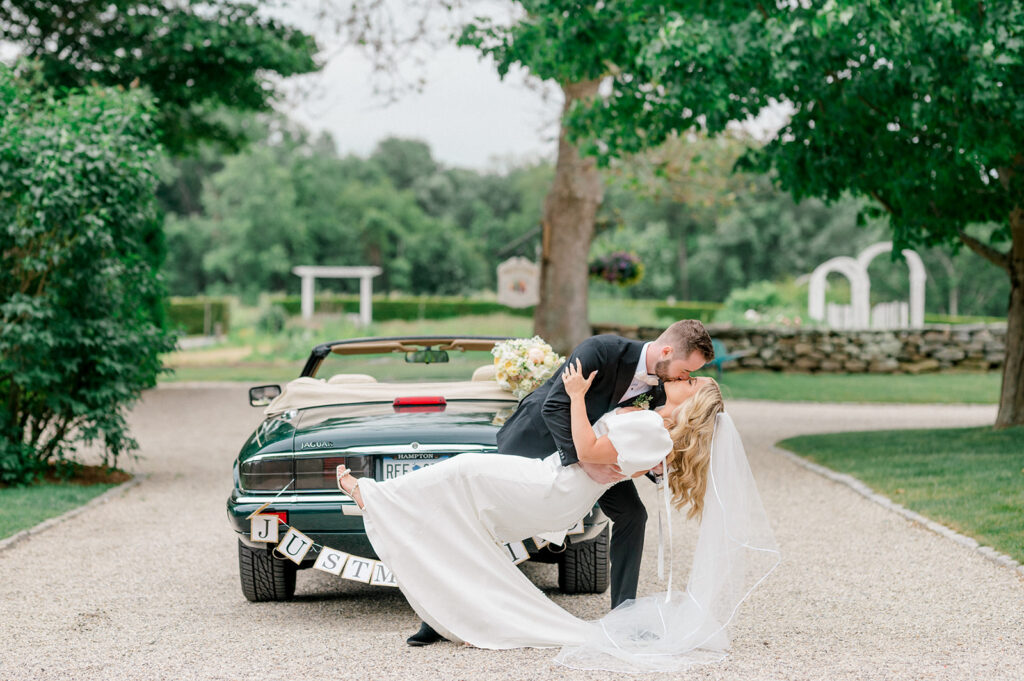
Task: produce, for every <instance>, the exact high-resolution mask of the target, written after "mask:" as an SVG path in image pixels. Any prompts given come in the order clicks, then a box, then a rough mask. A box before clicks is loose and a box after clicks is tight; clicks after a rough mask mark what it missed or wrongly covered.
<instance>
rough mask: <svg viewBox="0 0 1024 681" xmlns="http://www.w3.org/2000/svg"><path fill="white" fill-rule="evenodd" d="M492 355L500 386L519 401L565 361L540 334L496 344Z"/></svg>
mask: <svg viewBox="0 0 1024 681" xmlns="http://www.w3.org/2000/svg"><path fill="white" fill-rule="evenodd" d="M491 354H493V355H494V368H495V369H496V372H495V378H496V380H497V381H498V385H500V386H501V387H502V388H504V389H505V390H508V391H510V392H511V393H512V394H513V395H515V396H516V398H517V399H520V400H521V399H523V398H524V397H526V396H527V395H529V394H530V393H531V392H533V391H534V390H536V389H537V388H538V387H539V386H540V384H541V383H543V382H544V381H546V380H548V379H549V378H551V376H552V374H554V373H555V369H557V368H558V367H559V365H561V364H562V362H563V361H565V358H564V357H561V356H560V355H559V354H558V353H556V352H555V351H554V350H552V349H551V346H550V345H548V344H547V343H546V342H544V339H543V338H541V337H540V336H534V337H533V338H512V339H509V340H507V341H502V342H500V343H496V344H495V346H494V348H493V349H492V350H491Z"/></svg>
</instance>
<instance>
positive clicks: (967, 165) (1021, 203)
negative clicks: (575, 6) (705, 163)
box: [572, 0, 1024, 425]
mask: <svg viewBox="0 0 1024 681" xmlns="http://www.w3.org/2000/svg"><path fill="white" fill-rule="evenodd" d="M632 4H633V5H634V6H635V7H638V8H641V10H642V12H643V13H644V15H645V16H657V15H660V16H662V17H663V21H661V22H660V24H659V25H658V27H657V30H655V31H646V32H645V33H644V34H643V35H642V36H637V40H639V41H642V42H643V47H642V48H641V49H639V50H638V51H637V55H638V58H637V62H636V64H637V68H635V69H633V70H632V71H631V73H630V74H629V75H628V77H627V76H617V77H616V78H615V83H614V86H613V88H612V93H611V95H610V96H609V97H607V98H605V99H603V100H601V101H598V102H595V103H591V104H589V105H587V104H583V103H581V104H580V105H579V106H577V107H576V109H575V111H574V116H573V121H572V122H573V124H574V125H575V126H576V127H575V130H576V131H577V133H578V134H581V135H584V136H587V137H589V138H590V139H592V140H594V142H593V143H592V146H591V148H592V150H593V151H594V152H595V153H599V154H602V155H603V156H604V157H605V158H610V157H613V156H615V155H618V154H621V153H623V152H629V151H635V150H638V149H643V148H646V147H648V146H650V145H652V144H659V143H660V142H661V141H662V140H664V139H666V138H667V137H668V136H669V135H670V134H672V133H674V132H677V131H679V130H680V129H687V128H689V127H691V126H692V124H693V121H694V120H698V119H699V121H700V123H701V124H702V125H703V126H705V127H706V128H707V129H709V130H712V131H714V130H719V129H721V128H722V127H723V126H724V124H725V122H726V121H727V120H728V119H742V118H743V117H744V116H748V115H756V114H757V113H758V111H759V110H760V109H761V108H762V107H764V106H767V105H769V104H771V103H772V102H776V101H782V102H786V103H787V104H788V106H790V107H791V111H792V113H791V116H790V118H789V122H788V123H787V124H786V125H785V127H783V129H782V130H781V131H780V133H779V134H778V135H777V136H776V137H775V138H774V139H773V140H771V141H770V142H769V143H768V144H766V145H764V146H763V147H761V148H760V149H759V150H757V151H756V152H755V153H753V154H752V155H751V157H750V162H751V165H752V166H754V167H759V168H760V169H763V170H767V169H771V170H772V171H774V172H775V173H776V174H777V178H778V181H779V182H780V184H781V185H782V186H783V187H784V188H786V189H787V190H789V191H791V192H792V193H793V194H794V196H795V197H797V198H803V197H808V196H817V197H821V198H824V199H826V200H836V199H838V198H839V197H841V196H843V195H845V194H847V193H853V194H855V195H859V196H863V197H866V198H867V199H870V202H869V203H867V204H865V206H866V210H867V211H868V212H870V213H872V214H875V215H883V214H884V215H885V216H886V217H887V218H888V220H889V224H890V225H891V228H892V235H893V239H894V241H895V243H896V246H897V251H898V250H899V248H900V247H904V246H912V245H921V244H924V245H936V244H945V245H947V246H952V247H953V248H954V249H955V248H957V247H958V246H959V245H961V244H966V245H967V246H968V247H970V248H972V249H973V250H975V251H976V252H977V253H979V254H980V255H982V256H983V257H984V258H986V259H988V260H989V261H991V262H992V263H994V264H995V265H997V266H998V267H1000V268H1002V269H1003V270H1004V271H1005V272H1006V273H1007V274H1008V275H1009V279H1010V284H1011V294H1010V301H1009V329H1008V339H1009V342H1008V345H1007V357H1006V364H1005V370H1004V381H1003V394H1002V398H1001V402H1000V410H999V416H998V417H997V425H1011V424H1022V423H1024V153H1022V151H1021V150H1022V148H1024V145H1022V142H1024V5H1022V4H1021V3H1019V2H1016V1H1014V0H996V1H991V2H966V1H960V0H937V1H936V0H907V1H906V2H899V3H892V2H886V1H884V0H832V1H830V2H827V3H807V4H804V3H799V4H796V3H791V4H786V5H784V6H778V5H768V4H761V3H758V4H756V5H755V4H753V3H747V2H685V3H684V2H675V3H672V2H669V3H661V2H658V3H654V2H638V3H632ZM638 25H639V26H641V27H643V26H644V25H646V24H645V23H644V22H639V24H638ZM637 73H639V74H640V76H639V77H637ZM701 117H702V118H701ZM972 223H989V224H992V225H995V226H996V228H995V229H990V230H987V231H986V233H985V236H987V241H983V240H982V239H981V238H979V236H978V235H979V234H980V233H979V232H972V231H971V227H970V225H971V224H972ZM1007 244H1009V248H1008V249H1007V248H1006V246H1007Z"/></svg>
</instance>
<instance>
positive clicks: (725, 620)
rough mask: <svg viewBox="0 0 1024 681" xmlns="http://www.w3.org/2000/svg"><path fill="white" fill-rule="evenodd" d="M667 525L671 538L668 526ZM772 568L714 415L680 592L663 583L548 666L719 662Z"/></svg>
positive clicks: (631, 668)
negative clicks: (731, 631)
mask: <svg viewBox="0 0 1024 681" xmlns="http://www.w3.org/2000/svg"><path fill="white" fill-rule="evenodd" d="M666 487H667V484H666ZM669 525H670V527H669V532H670V537H671V519H669ZM669 546H670V549H669V550H670V551H671V539H670V544H669ZM778 563H779V550H778V548H777V547H776V544H775V537H774V535H773V534H772V530H771V526H770V525H769V524H768V517H767V515H766V514H765V511H764V506H763V505H762V504H761V497H760V495H759V494H758V492H757V485H756V484H755V482H754V476H753V474H752V473H751V472H750V465H749V464H748V463H747V457H746V453H745V452H744V449H743V442H742V441H741V440H740V435H739V432H738V431H737V430H736V426H735V424H733V421H732V418H731V417H730V416H729V415H728V414H726V413H724V412H723V413H720V414H719V415H718V416H717V417H716V421H715V432H714V435H713V437H712V442H711V463H710V466H709V470H708V484H707V490H706V492H705V493H704V510H703V514H702V516H701V522H700V531H699V534H698V537H697V546H696V549H695V550H694V554H693V565H692V567H691V569H690V576H689V580H688V582H687V585H686V591H685V592H683V593H679V592H672V591H671V580H670V583H669V585H668V591H666V592H662V593H660V594H655V595H652V596H645V597H643V598H638V599H636V600H633V601H627V602H625V603H623V604H622V605H620V606H619V607H617V608H615V610H613V611H611V612H610V613H608V614H607V615H606V616H604V617H602V618H601V619H600V620H597V621H596V622H594V623H593V626H592V627H591V629H590V631H589V633H588V636H587V640H586V641H585V642H584V643H583V644H582V645H579V646H566V647H564V648H562V650H561V652H559V653H558V655H557V656H556V657H555V661H556V662H558V663H560V664H563V665H565V666H567V667H572V668H574V669H590V670H598V669H599V670H606V671H616V672H647V671H675V670H679V669H683V668H685V667H688V666H690V665H693V664H700V663H706V662H714V661H716V660H720V659H722V658H723V657H725V655H726V651H727V650H728V647H729V637H728V633H727V627H728V625H729V624H730V623H731V622H732V620H733V618H734V617H735V615H736V612H737V610H738V609H739V606H740V604H741V603H743V601H744V600H746V598H747V597H748V596H749V595H750V593H751V592H752V591H753V590H754V589H755V588H756V587H757V585H758V584H760V583H761V582H762V581H764V579H765V578H766V577H767V576H768V574H769V573H770V572H771V571H772V570H774V569H775V566H776V565H778ZM670 574H671V568H670Z"/></svg>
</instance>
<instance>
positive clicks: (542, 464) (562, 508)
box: [359, 411, 773, 671]
mask: <svg viewBox="0 0 1024 681" xmlns="http://www.w3.org/2000/svg"><path fill="white" fill-rule="evenodd" d="M722 416H724V414H723V415H722ZM719 418H720V419H721V417H719ZM726 418H727V417H726ZM728 423H729V425H730V426H731V421H729V422H728ZM594 430H595V433H596V434H597V435H598V437H600V436H602V435H607V436H608V438H609V440H611V442H612V444H613V445H614V447H615V449H616V451H617V452H618V457H619V458H618V464H619V467H620V468H622V470H623V473H625V474H626V475H631V474H632V473H635V472H638V471H642V470H647V469H649V468H652V467H654V466H656V465H657V464H658V463H659V462H661V461H662V460H663V459H664V457H665V455H666V454H667V453H668V452H669V451H670V450H671V447H672V441H671V438H670V437H669V435H668V431H667V430H666V429H665V428H664V426H663V424H662V419H661V417H660V416H659V415H658V414H657V413H655V412H652V411H637V412H629V413H624V414H614V413H611V414H606V415H605V416H603V417H602V418H601V419H600V420H598V422H597V423H595V424H594ZM718 430H719V429H718V428H716V438H715V440H716V442H717V441H718V440H720V439H721V438H720V437H719V436H718ZM733 432H735V431H734V429H733ZM736 441H737V442H738V435H736ZM712 450H713V453H712V474H713V473H714V469H715V450H716V447H715V446H713V447H712ZM739 453H740V455H741V457H742V445H740V449H739ZM719 458H720V459H723V458H725V457H722V456H720V457H719ZM730 465H733V466H735V462H732V464H730ZM742 467H743V468H744V470H745V471H746V475H747V476H749V468H746V459H745V457H742ZM713 482H714V480H713V475H712V476H711V479H709V485H708V487H709V496H710V495H711V492H710V490H711V488H712V483H713ZM752 484H753V480H752V478H750V485H751V486H752ZM607 487H608V485H600V484H598V483H596V482H594V481H593V480H591V479H590V477H588V476H587V474H586V473H585V472H584V471H583V470H582V468H581V467H580V466H577V465H572V466H562V465H561V463H560V461H559V459H558V456H557V454H553V455H551V456H549V457H548V458H546V459H528V458H525V457H518V456H506V455H502V454H461V455H459V456H456V457H452V458H451V459H448V460H446V461H443V462H441V463H438V464H436V465H434V466H429V467H427V468H423V469H420V470H418V471H416V472H414V473H412V474H409V475H406V476H403V477H401V478H397V479H395V480H389V481H387V482H376V481H374V480H370V479H366V478H364V479H361V480H360V482H359V489H360V492H361V493H362V497H363V503H364V505H365V509H364V515H363V520H364V523H365V526H366V533H367V535H368V536H369V538H370V541H371V543H372V544H373V547H374V549H375V550H376V552H377V554H378V555H379V556H380V558H381V560H382V561H384V563H385V564H386V565H387V566H388V567H389V568H390V569H391V570H392V571H393V573H394V575H395V579H396V580H397V582H398V585H399V587H400V588H401V590H402V592H403V593H404V594H405V596H406V598H407V599H408V601H409V604H410V605H411V606H412V607H413V609H414V610H415V611H416V613H417V614H418V615H419V616H420V617H421V618H422V619H423V620H424V621H425V622H427V623H428V624H430V625H431V626H432V627H433V628H434V629H435V630H437V631H438V632H439V633H440V634H441V635H443V636H444V637H445V638H448V639H450V640H452V641H456V642H466V643H470V644H472V645H474V646H477V647H479V648H492V649H504V648H518V647H563V650H562V652H561V653H560V654H559V656H558V661H559V662H561V663H563V664H566V665H568V666H572V667H579V668H585V669H614V670H623V671H641V670H644V669H674V668H679V667H680V666H685V665H686V664H692V663H693V662H696V661H705V659H706V649H708V648H710V649H712V650H714V651H721V650H724V647H725V646H726V645H727V639H726V638H725V635H724V631H723V628H724V626H725V624H727V619H728V618H731V613H727V614H728V617H724V614H723V613H722V612H720V610H721V609H720V608H714V607H713V606H714V605H715V604H714V603H713V602H712V601H714V600H715V599H721V598H722V597H726V598H727V600H728V601H729V603H731V605H729V607H730V608H731V609H732V610H733V611H734V610H735V606H738V604H739V601H735V599H734V594H731V593H730V594H725V593H721V592H722V591H723V589H722V585H721V584H717V582H718V581H720V580H719V579H718V577H719V576H720V575H721V573H722V571H723V570H724V571H726V572H729V571H730V561H731V560H734V559H735V558H736V557H738V556H737V553H736V550H735V549H730V548H728V547H722V546H721V545H720V542H721V540H722V539H723V537H722V536H721V535H722V532H719V533H718V535H719V536H718V537H717V538H715V539H714V541H715V545H714V546H713V547H712V546H709V547H708V548H707V549H705V552H706V551H707V550H711V551H713V552H716V553H720V554H722V555H719V556H717V557H716V558H715V560H714V562H713V564H712V565H710V566H708V567H706V568H704V569H703V574H704V577H700V576H699V575H698V578H699V579H711V581H712V582H715V583H709V584H708V587H709V588H711V589H712V592H713V593H709V594H707V595H706V601H707V602H706V603H700V602H699V598H700V596H698V597H697V598H695V597H694V596H693V595H692V594H691V593H690V590H689V589H688V591H687V593H685V594H674V595H673V597H675V598H676V602H675V603H672V602H668V603H665V604H663V603H661V601H664V600H665V598H664V597H665V594H662V595H661V596H659V597H647V598H643V599H638V600H637V601H630V602H627V603H624V604H623V605H621V606H619V608H616V609H615V610H614V611H613V612H611V613H610V614H609V615H608V616H606V617H605V618H602V619H601V620H599V621H597V622H587V621H584V620H581V619H579V618H577V617H575V616H573V615H571V614H570V613H568V612H566V611H565V610H563V609H562V608H560V607H559V606H557V605H555V604H554V603H553V602H552V601H551V600H549V599H548V598H547V597H546V596H545V595H544V594H543V593H542V592H541V591H540V590H539V589H538V588H537V587H536V586H534V585H533V583H532V582H530V580H529V579H528V578H527V577H526V576H525V575H524V574H523V573H522V572H521V571H520V570H519V568H518V567H516V566H515V565H514V564H513V563H512V561H511V560H510V559H509V556H508V554H507V553H506V552H505V550H504V549H503V548H502V547H501V546H499V543H504V542H511V541H521V540H524V539H527V538H529V537H533V536H536V535H539V534H544V533H551V532H558V531H560V530H562V531H564V530H565V529H566V528H569V527H571V526H572V525H573V524H574V523H576V521H578V520H579V519H580V518H581V517H582V516H584V515H585V514H586V513H587V512H588V511H589V510H590V508H591V507H592V506H593V504H594V503H595V502H596V501H597V499H598V497H600V496H601V494H603V493H604V491H605V490H606V489H607ZM740 493H743V494H749V493H750V489H749V488H748V487H745V488H744V489H742V490H740ZM753 495H754V498H753V499H752V500H747V501H744V502H743V504H742V505H743V506H744V507H745V508H746V507H747V506H749V503H748V501H749V502H754V503H756V506H757V508H758V509H760V501H759V500H758V499H757V492H756V488H754V489H753ZM666 500H667V497H666ZM709 510H711V515H712V516H714V515H716V514H715V511H714V509H709V508H708V501H707V497H706V500H705V512H704V520H703V521H702V526H701V538H700V539H699V540H698V550H697V554H696V555H695V559H696V558H697V557H699V554H700V553H701V549H700V543H701V541H703V540H704V538H705V525H706V524H707V521H708V516H709V513H708V511H709ZM741 512H743V511H742V510H741ZM760 512H761V514H762V515H763V510H761V511H760ZM721 529H722V530H723V531H725V530H726V528H724V527H722V528H721ZM766 529H767V524H766V523H764V527H763V528H760V527H759V528H758V530H759V531H760V530H766ZM613 531H614V530H613ZM767 531H768V535H769V537H770V530H767ZM729 534H730V533H729V532H728V531H725V535H729ZM725 541H726V542H728V544H729V546H733V545H736V546H739V548H740V549H741V552H742V548H743V547H742V545H743V544H745V543H747V542H746V540H745V539H742V538H741V539H740V540H739V544H736V538H730V537H728V536H726V537H725ZM769 548H770V549H771V548H773V545H772V546H771V547H769ZM694 567H695V572H700V571H701V568H699V566H697V565H696V560H695V566H694ZM709 570H710V571H709ZM762 578H763V575H762ZM692 582H693V576H691V583H692ZM698 587H699V585H698ZM725 591H730V589H726V590H725ZM744 596H745V594H744ZM740 600H742V597H741V598H740ZM655 601H657V602H655ZM734 601H735V602H734ZM694 604H696V611H695V610H694ZM665 607H669V608H670V610H671V612H666V611H665ZM705 609H707V612H703V611H704V610H705ZM677 610H682V611H684V612H682V613H681V614H680V613H679V612H676V611H677ZM712 610H713V612H712ZM666 617H668V618H669V620H673V619H679V617H683V618H684V619H685V620H686V621H685V622H675V623H673V624H672V626H673V627H677V626H682V629H667V628H666V625H667V623H666V621H665V618H666ZM637 618H639V620H638V619H637ZM682 639H685V641H684V646H683V649H682V650H680V647H679V646H678V645H676V644H675V643H673V642H674V641H676V640H682ZM666 646H668V649H667V652H665V650H663V649H665V647H666ZM701 648H703V649H705V650H699V649H701ZM652 655H653V657H652ZM716 657H720V655H717V656H716Z"/></svg>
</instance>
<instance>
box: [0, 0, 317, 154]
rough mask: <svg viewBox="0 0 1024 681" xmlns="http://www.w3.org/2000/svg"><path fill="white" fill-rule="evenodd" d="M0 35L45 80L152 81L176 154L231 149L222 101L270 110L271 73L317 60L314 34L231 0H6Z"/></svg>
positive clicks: (0, 8)
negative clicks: (209, 145) (204, 145)
mask: <svg viewBox="0 0 1024 681" xmlns="http://www.w3.org/2000/svg"><path fill="white" fill-rule="evenodd" d="M0 40H3V41H8V42H11V43H14V44H15V45H17V46H18V47H19V48H20V52H21V55H22V56H23V57H26V58H28V59H29V60H32V61H33V62H34V63H35V64H36V65H37V68H38V69H39V71H40V73H39V75H40V77H41V79H42V81H43V83H45V84H46V85H47V86H48V87H54V88H75V87H83V86H86V85H90V84H100V85H112V86H122V87H128V86H130V85H131V84H133V83H135V84H141V85H143V86H145V87H147V88H149V89H150V91H152V93H153V94H154V96H155V97H156V99H157V102H158V104H159V108H158V109H157V110H156V111H155V112H154V114H153V115H154V117H155V119H156V128H157V132H158V134H159V136H160V141H161V142H162V143H163V145H164V146H165V148H167V149H168V150H169V151H170V152H171V153H172V154H174V155H181V154H183V153H185V152H189V151H191V150H193V149H194V148H195V146H196V145H197V144H199V143H200V142H204V141H206V142H215V143H218V144H221V145H224V146H227V147H228V148H232V149H237V148H238V147H239V146H240V145H241V144H243V143H244V142H245V141H246V132H245V130H244V128H242V127H239V126H237V125H234V123H235V122H236V121H237V119H234V118H231V117H227V118H225V117H224V116H223V112H224V110H225V109H230V110H236V111H267V110H269V109H270V104H271V102H272V100H273V98H274V96H275V89H274V87H273V86H272V85H273V84H272V82H271V81H270V80H269V78H268V76H269V74H277V75H279V76H290V75H293V74H298V73H307V72H310V71H313V70H315V69H316V64H315V63H314V61H313V55H314V54H315V53H316V45H315V44H314V42H313V39H312V38H310V37H309V36H307V35H305V34H304V33H302V32H301V31H298V30H295V29H293V28H291V27H289V26H286V25H284V24H283V23H281V22H278V21H275V20H273V19H269V18H266V17H264V16H261V15H260V14H259V13H258V6H257V5H256V4H254V3H246V2H233V1H231V0H186V1H185V2H168V1H166V0H77V1H76V2H54V1H50V2H46V1H40V0H28V1H18V0H5V1H4V2H0Z"/></svg>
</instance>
